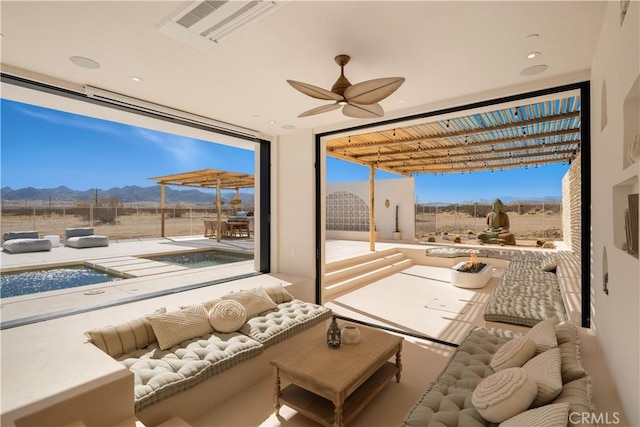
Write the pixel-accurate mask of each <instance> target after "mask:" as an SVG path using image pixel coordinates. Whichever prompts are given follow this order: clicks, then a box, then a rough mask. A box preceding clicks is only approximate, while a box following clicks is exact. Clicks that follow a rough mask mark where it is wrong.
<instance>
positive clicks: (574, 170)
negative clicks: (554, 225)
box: [569, 153, 582, 256]
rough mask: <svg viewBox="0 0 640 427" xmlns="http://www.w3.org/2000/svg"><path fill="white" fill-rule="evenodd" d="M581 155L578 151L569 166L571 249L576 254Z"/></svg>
mask: <svg viewBox="0 0 640 427" xmlns="http://www.w3.org/2000/svg"><path fill="white" fill-rule="evenodd" d="M580 163H581V155H580V153H578V155H577V156H576V158H575V159H574V160H573V161H572V162H571V166H570V167H569V209H570V215H571V218H570V223H571V238H570V242H569V243H570V244H571V250H572V251H573V252H575V253H576V254H577V255H578V256H580V254H581V250H580V248H581V247H582V234H581V232H580V230H581V223H580V222H581V220H582V214H581V212H580V208H581V206H582V194H581V192H582V170H581V168H580Z"/></svg>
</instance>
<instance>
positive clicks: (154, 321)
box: [148, 304, 213, 350]
mask: <svg viewBox="0 0 640 427" xmlns="http://www.w3.org/2000/svg"><path fill="white" fill-rule="evenodd" d="M148 319H149V323H151V327H152V328H153V332H154V334H155V335H156V338H157V340H158V343H159V346H160V349H162V350H166V349H168V348H170V347H173V346H174V345H176V344H178V343H180V342H182V341H185V340H188V339H191V338H194V337H199V336H201V335H204V334H207V333H211V332H213V327H212V326H211V323H209V313H208V311H207V310H206V309H205V308H204V306H203V305H201V304H198V305H194V306H191V307H188V308H186V309H184V310H180V311H173V312H171V313H165V314H153V315H150V316H148Z"/></svg>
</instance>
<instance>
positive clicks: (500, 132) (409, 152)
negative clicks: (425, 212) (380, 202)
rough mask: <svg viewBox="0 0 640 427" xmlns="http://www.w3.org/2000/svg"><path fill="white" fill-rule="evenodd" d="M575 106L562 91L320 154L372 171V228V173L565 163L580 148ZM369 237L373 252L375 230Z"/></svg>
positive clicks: (339, 141) (341, 144)
mask: <svg viewBox="0 0 640 427" xmlns="http://www.w3.org/2000/svg"><path fill="white" fill-rule="evenodd" d="M580 101H581V100H580V96H579V95H578V94H573V93H571V92H563V93H557V94H555V95H553V96H551V97H548V98H546V99H537V100H534V99H528V100H526V99H525V100H523V101H522V102H520V103H518V104H516V105H508V106H507V105H501V106H495V108H488V109H486V111H477V112H472V111H468V112H466V113H465V112H464V111H463V112H459V113H457V114H456V115H449V116H446V115H443V116H441V117H433V118H429V117H426V118H424V119H418V120H412V121H411V122H410V123H398V124H397V125H389V126H384V127H380V128H379V129H377V130H375V131H370V132H362V133H359V132H357V131H354V132H353V133H352V134H350V133H348V132H347V133H345V134H343V135H341V136H339V137H336V138H331V139H328V140H327V142H326V153H327V155H328V156H331V157H335V158H338V159H342V160H346V161H350V162H353V163H358V164H361V165H364V166H367V167H368V168H369V169H370V178H369V181H370V183H369V193H370V194H369V199H370V201H369V207H370V209H369V211H370V214H369V223H370V224H375V216H374V214H373V212H374V209H373V205H374V204H373V201H374V192H375V190H374V185H375V184H374V175H375V170H376V169H379V170H384V171H387V172H391V173H394V174H398V175H403V176H413V175H417V174H427V173H429V174H445V173H471V172H479V171H492V172H493V171H495V170H505V169H511V168H520V167H525V168H528V167H537V166H540V165H544V164H550V163H566V164H570V163H571V162H572V161H573V159H575V157H576V156H577V154H578V152H579V151H580V144H581V123H582V120H581V108H580V107H581V102H580ZM369 240H370V250H372V251H374V250H375V233H374V230H373V228H372V229H371V230H370V237H369Z"/></svg>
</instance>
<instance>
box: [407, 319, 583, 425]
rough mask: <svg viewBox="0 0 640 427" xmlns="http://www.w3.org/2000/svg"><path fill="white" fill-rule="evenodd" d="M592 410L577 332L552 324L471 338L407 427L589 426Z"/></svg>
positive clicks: (476, 333) (482, 331) (481, 332)
mask: <svg viewBox="0 0 640 427" xmlns="http://www.w3.org/2000/svg"><path fill="white" fill-rule="evenodd" d="M593 410H594V409H593V407H592V402H591V380H590V377H589V375H588V374H587V372H586V371H585V370H584V369H583V367H582V365H581V356H580V343H579V339H578V330H577V327H576V326H575V325H574V324H573V323H570V322H561V323H557V319H555V318H552V319H547V320H545V321H543V322H539V323H538V324H537V325H536V326H534V327H533V328H531V329H530V330H529V331H528V332H527V333H526V334H519V333H517V332H514V331H511V330H505V329H495V328H476V329H474V330H472V331H471V332H470V334H469V335H468V336H467V337H466V338H465V339H464V340H463V342H462V343H461V344H460V346H459V347H458V348H457V349H456V351H455V353H454V354H453V356H452V357H451V359H450V360H449V362H448V364H447V366H446V367H445V368H444V370H443V372H442V373H441V374H440V375H439V376H438V377H437V378H436V380H435V381H434V382H432V383H431V385H430V386H429V388H428V390H427V391H426V393H425V394H424V395H423V396H422V397H421V398H420V400H419V401H418V402H417V403H416V404H415V405H414V406H413V407H412V408H411V410H410V411H409V412H408V413H407V415H406V417H405V419H404V420H403V422H402V424H401V426H402V427H410V426H415V427H418V426H420V427H435V426H437V427H455V426H461V425H464V426H468V427H475V426H478V427H479V426H497V425H498V424H499V425H500V426H503V427H509V426H512V427H514V426H536V427H544V426H554V427H556V426H566V425H570V426H591V424H589V420H591V419H593V418H592V417H591V416H590V414H592V413H593Z"/></svg>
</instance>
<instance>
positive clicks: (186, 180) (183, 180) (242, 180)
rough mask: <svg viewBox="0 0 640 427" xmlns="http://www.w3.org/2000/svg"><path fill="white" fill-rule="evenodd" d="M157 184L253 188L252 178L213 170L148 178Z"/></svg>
mask: <svg viewBox="0 0 640 427" xmlns="http://www.w3.org/2000/svg"><path fill="white" fill-rule="evenodd" d="M149 179H151V180H154V181H156V182H157V183H158V184H164V185H173V186H179V187H195V188H220V189H236V188H253V187H254V186H255V179H254V176H253V175H251V174H247V173H241V172H229V171H221V170H215V169H202V170H198V171H193V172H183V173H177V174H173V175H164V176H156V177H152V178H149Z"/></svg>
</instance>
